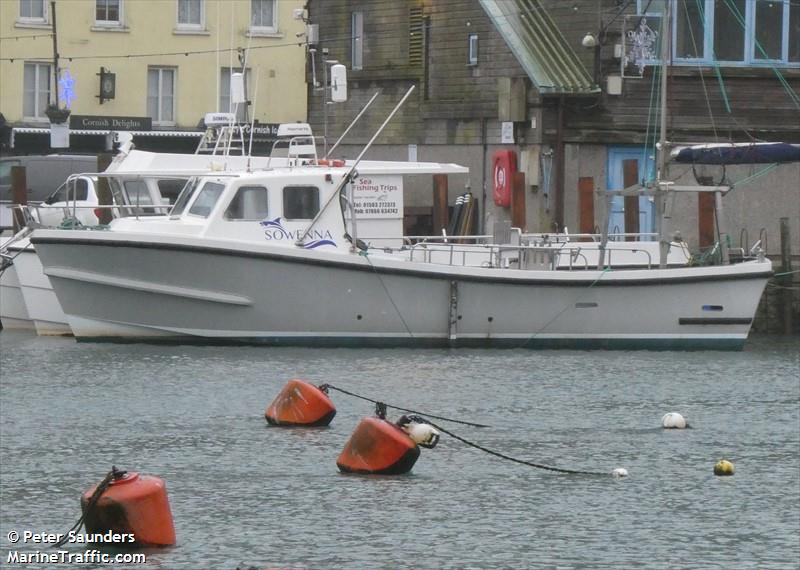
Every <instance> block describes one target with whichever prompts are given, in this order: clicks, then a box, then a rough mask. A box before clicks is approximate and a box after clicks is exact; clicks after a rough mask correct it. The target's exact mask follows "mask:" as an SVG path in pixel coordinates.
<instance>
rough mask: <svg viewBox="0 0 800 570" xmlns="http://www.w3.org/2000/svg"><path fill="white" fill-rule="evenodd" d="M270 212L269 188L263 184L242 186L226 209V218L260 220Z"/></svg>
mask: <svg viewBox="0 0 800 570" xmlns="http://www.w3.org/2000/svg"><path fill="white" fill-rule="evenodd" d="M268 213H269V209H268V200H267V189H266V188H264V187H263V186H242V187H241V188H239V189H238V190H237V191H236V196H234V197H233V200H231V203H230V204H229V205H228V209H227V210H225V219H226V220H250V221H260V220H263V219H264V218H266V217H267V214H268Z"/></svg>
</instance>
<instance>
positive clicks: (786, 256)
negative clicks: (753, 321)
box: [780, 218, 794, 335]
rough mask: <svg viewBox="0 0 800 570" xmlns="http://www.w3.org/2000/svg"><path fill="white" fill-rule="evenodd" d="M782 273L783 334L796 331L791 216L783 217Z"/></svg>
mask: <svg viewBox="0 0 800 570" xmlns="http://www.w3.org/2000/svg"><path fill="white" fill-rule="evenodd" d="M780 224H781V273H783V274H784V275H783V278H782V279H781V280H780V281H781V285H782V286H783V289H782V291H781V293H782V295H781V300H782V303H781V304H782V305H783V307H782V308H783V334H787V335H788V334H792V333H793V332H794V315H793V312H794V306H793V301H794V291H792V245H791V244H792V241H791V236H790V234H789V218H781V219H780Z"/></svg>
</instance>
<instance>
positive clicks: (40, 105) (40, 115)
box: [22, 63, 51, 119]
mask: <svg viewBox="0 0 800 570" xmlns="http://www.w3.org/2000/svg"><path fill="white" fill-rule="evenodd" d="M50 69H51V67H50V65H49V64H47V63H26V64H25V71H24V75H25V78H24V88H23V101H22V114H23V116H25V117H26V118H29V119H46V118H47V116H46V115H45V114H44V110H45V109H46V108H47V105H48V104H49V103H50V81H51V78H50V75H51V74H50Z"/></svg>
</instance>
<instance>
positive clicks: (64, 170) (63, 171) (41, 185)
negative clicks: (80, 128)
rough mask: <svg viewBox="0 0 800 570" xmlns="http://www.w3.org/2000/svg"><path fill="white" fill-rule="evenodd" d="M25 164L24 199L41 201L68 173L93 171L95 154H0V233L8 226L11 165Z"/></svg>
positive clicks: (10, 216) (9, 219)
mask: <svg viewBox="0 0 800 570" xmlns="http://www.w3.org/2000/svg"><path fill="white" fill-rule="evenodd" d="M12 166H24V167H25V182H26V184H27V187H28V203H29V204H35V203H39V202H42V201H43V200H45V199H46V198H47V197H48V196H49V195H51V194H52V193H53V192H54V191H55V190H56V189H57V188H58V187H59V186H60V185H61V184H62V183H63V182H64V181H65V180H66V179H67V177H68V176H69V175H70V174H75V173H78V172H96V171H97V157H96V156H90V155H80V154H76V155H68V154H49V155H44V156H42V155H25V156H6V157H3V158H0V233H2V232H3V231H5V230H11V228H12V226H13V218H12V215H11V212H12V210H11V206H12V203H13V197H12V196H11V167H12Z"/></svg>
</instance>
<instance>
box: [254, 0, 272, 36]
mask: <svg viewBox="0 0 800 570" xmlns="http://www.w3.org/2000/svg"><path fill="white" fill-rule="evenodd" d="M275 8H276V2H275V0H250V33H251V34H253V35H259V34H276V33H277V32H278V18H277V10H276V9H275Z"/></svg>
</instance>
